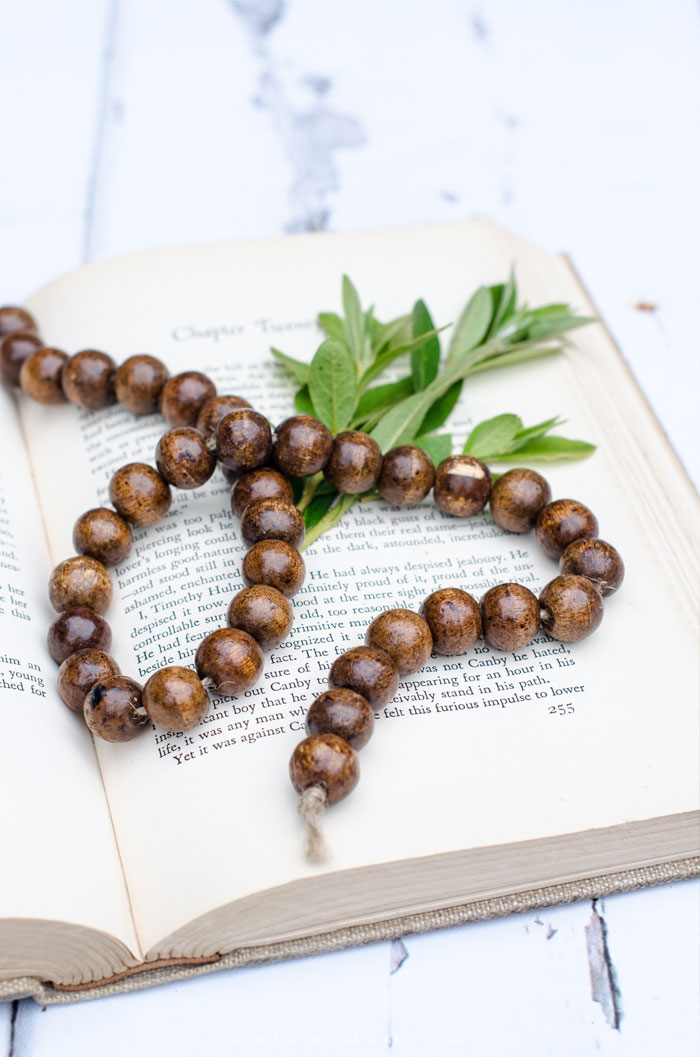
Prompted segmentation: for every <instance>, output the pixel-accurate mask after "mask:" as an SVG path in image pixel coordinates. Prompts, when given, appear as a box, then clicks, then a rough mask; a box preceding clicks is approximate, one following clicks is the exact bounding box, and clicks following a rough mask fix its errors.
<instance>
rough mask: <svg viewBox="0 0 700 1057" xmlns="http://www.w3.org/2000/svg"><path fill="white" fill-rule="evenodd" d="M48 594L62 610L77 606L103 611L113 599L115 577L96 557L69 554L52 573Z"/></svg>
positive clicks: (53, 603)
mask: <svg viewBox="0 0 700 1057" xmlns="http://www.w3.org/2000/svg"><path fill="white" fill-rule="evenodd" d="M49 598H50V600H51V605H52V606H53V607H54V609H57V610H58V612H59V613H60V612H61V611H62V610H64V609H75V608H76V607H77V606H87V607H88V609H94V610H95V612H96V613H104V611H105V610H106V609H107V607H108V605H109V603H110V602H111V600H112V580H111V577H110V575H109V573H108V572H107V570H106V569H105V567H104V565H103V564H102V562H98V561H95V559H94V558H89V557H88V556H87V555H84V554H81V555H80V556H79V557H78V558H66V560H65V561H63V562H60V563H59V564H58V565H57V566H56V568H55V569H54V570H53V572H52V573H51V577H50V579H49Z"/></svg>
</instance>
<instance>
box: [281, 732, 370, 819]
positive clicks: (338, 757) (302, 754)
mask: <svg viewBox="0 0 700 1057" xmlns="http://www.w3.org/2000/svg"><path fill="white" fill-rule="evenodd" d="M289 777H290V778H291V780H292V785H293V786H294V788H295V789H296V791H297V793H303V792H304V790H305V789H308V788H309V787H310V786H312V785H320V786H321V787H322V788H323V789H324V790H325V792H326V802H327V803H328V804H337V803H338V801H339V800H342V799H343V797H346V796H347V795H348V793H351V792H352V791H353V789H354V788H355V786H356V785H357V783H358V781H359V778H360V765H359V762H358V759H357V753H356V752H355V750H354V749H353V747H352V745H348V743H347V741H345V739H344V738H339V737H338V735H337V734H312V735H311V737H310V738H304V740H303V741H300V742H299V744H298V745H297V747H296V748H295V750H294V752H293V753H292V758H291V760H290V761H289Z"/></svg>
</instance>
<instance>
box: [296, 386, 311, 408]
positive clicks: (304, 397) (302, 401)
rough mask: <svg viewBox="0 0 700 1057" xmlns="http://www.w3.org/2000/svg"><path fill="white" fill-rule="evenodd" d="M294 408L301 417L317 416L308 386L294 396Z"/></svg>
mask: <svg viewBox="0 0 700 1057" xmlns="http://www.w3.org/2000/svg"><path fill="white" fill-rule="evenodd" d="M294 407H295V408H296V410H297V411H298V412H299V414H300V415H315V414H316V410H315V408H314V405H313V404H312V402H311V394H310V393H309V387H308V385H302V387H301V389H298V390H297V392H296V393H295V394H294Z"/></svg>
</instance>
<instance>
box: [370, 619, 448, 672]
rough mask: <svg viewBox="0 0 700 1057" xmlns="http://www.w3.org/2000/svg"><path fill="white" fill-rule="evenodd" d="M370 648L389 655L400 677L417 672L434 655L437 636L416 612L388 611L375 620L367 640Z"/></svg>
mask: <svg viewBox="0 0 700 1057" xmlns="http://www.w3.org/2000/svg"><path fill="white" fill-rule="evenodd" d="M365 643H366V645H367V646H374V647H375V648H376V649H378V650H384V652H385V653H388V654H389V656H390V657H391V659H392V661H393V662H394V664H395V665H396V667H397V669H398V673H399V675H410V674H411V673H412V672H417V671H418V670H419V669H420V668H422V667H423V665H424V664H425V663H426V662H427V660H428V658H429V657H430V654H431V653H432V652H433V636H432V635H431V634H430V628H429V627H428V625H427V624H426V622H425V620H423V617H421V616H419V615H418V613H414V612H413V610H412V609H387V610H385V611H384V612H383V613H380V614H379V616H378V617H375V618H374V620H373V621H372V623H371V624H370V626H369V628H368V629H367V634H366V636H365Z"/></svg>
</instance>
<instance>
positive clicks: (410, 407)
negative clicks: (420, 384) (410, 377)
mask: <svg viewBox="0 0 700 1057" xmlns="http://www.w3.org/2000/svg"><path fill="white" fill-rule="evenodd" d="M429 401H430V395H429V393H428V391H427V390H426V389H424V390H423V391H422V392H421V393H414V395H413V396H409V397H408V399H406V400H402V401H401V403H400V404H396V405H395V406H394V407H392V408H391V409H390V410H389V411H387V413H386V414H385V415H384V417H383V418H382V420H381V421H380V422H379V423H378V424H377V425H376V426H375V427H374V429H373V430H372V432H371V434H370V436H372V437H374V439H375V440H376V442H377V444H378V445H379V447H380V448H381V449H382V451H383V452H387V451H390V450H391V449H392V448H396V447H397V446H398V445H399V444H411V443H412V442H413V438H414V437H415V436H416V434H417V433H418V431H419V429H420V427H421V425H422V423H423V419H424V418H425V415H426V411H427V409H428V407H429V406H430V404H429Z"/></svg>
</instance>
